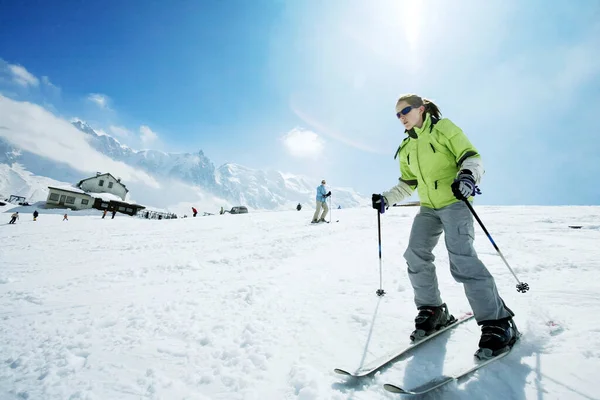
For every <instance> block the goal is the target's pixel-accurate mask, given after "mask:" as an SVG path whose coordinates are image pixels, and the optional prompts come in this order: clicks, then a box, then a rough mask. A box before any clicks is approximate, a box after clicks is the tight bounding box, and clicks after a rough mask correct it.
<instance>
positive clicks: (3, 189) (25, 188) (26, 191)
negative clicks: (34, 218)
mask: <svg viewBox="0 0 600 400" xmlns="http://www.w3.org/2000/svg"><path fill="white" fill-rule="evenodd" d="M66 185H68V183H65V182H60V181H56V180H54V179H50V178H46V177H44V176H37V175H33V174H32V173H31V172H29V171H27V170H25V169H24V168H23V166H22V165H20V164H17V163H14V164H12V165H11V166H9V165H7V164H0V200H4V199H6V198H8V197H9V196H10V195H13V194H14V195H17V196H23V197H25V198H26V199H27V201H28V202H29V203H34V202H38V201H43V200H46V198H47V197H48V186H66Z"/></svg>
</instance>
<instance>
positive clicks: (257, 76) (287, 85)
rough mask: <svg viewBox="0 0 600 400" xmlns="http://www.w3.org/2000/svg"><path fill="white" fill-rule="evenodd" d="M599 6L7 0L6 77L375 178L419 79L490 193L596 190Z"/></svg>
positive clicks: (349, 179) (2, 6)
mask: <svg viewBox="0 0 600 400" xmlns="http://www.w3.org/2000/svg"><path fill="white" fill-rule="evenodd" d="M598 21H600V3H598V2H597V1H593V0H589V1H585V0H581V1H563V0H557V1H553V2H552V4H551V5H550V4H549V3H548V2H544V1H539V0H533V1H528V2H519V1H513V0H509V1H496V0H494V1H487V2H480V1H471V0H468V1H461V2H447V1H443V0H435V1H416V0H415V1H399V0H389V1H388V0H377V1H373V2H364V1H359V0H329V1H327V2H323V1H317V0H314V1H313V0H303V1H283V0H270V1H269V0H259V1H244V0H226V1H174V2H171V3H169V4H168V5H167V3H165V2H164V1H127V2H117V1H105V2H91V1H90V2H53V3H52V4H50V3H47V2H34V1H20V2H9V1H4V2H0V93H1V94H2V95H4V96H6V97H10V98H12V99H14V100H18V101H30V102H33V103H37V104H39V105H41V106H42V107H44V108H46V109H47V110H48V111H50V112H52V113H54V114H56V115H57V116H59V117H62V118H65V119H70V118H72V117H79V118H81V119H84V120H86V121H88V122H89V123H90V124H91V125H92V126H94V127H95V128H97V129H101V130H103V131H104V132H106V133H108V134H111V135H113V136H115V137H117V138H118V139H119V140H121V141H122V142H124V143H126V144H129V145H131V146H132V147H134V148H143V147H144V148H148V147H149V148H156V149H162V150H166V151H195V150H198V149H202V150H203V151H204V152H205V154H206V155H207V156H208V157H209V158H211V159H212V160H213V161H214V163H215V164H216V165H217V166H218V165H220V164H222V163H225V162H235V163H239V164H242V165H245V166H248V167H251V168H273V169H277V170H281V171H284V172H291V173H295V174H304V175H308V176H312V177H315V179H317V180H320V179H321V178H325V179H327V180H328V183H329V184H331V185H333V186H346V187H353V188H355V189H357V190H359V191H360V192H362V193H364V194H370V193H372V192H381V191H383V190H387V189H389V188H390V187H391V186H393V185H394V184H395V183H396V181H397V178H398V176H399V168H398V164H397V162H396V161H395V160H393V154H394V152H395V150H396V148H397V146H398V144H399V142H400V141H401V140H402V139H403V137H404V133H403V128H402V125H401V124H400V123H399V122H398V121H397V120H396V118H395V115H394V106H395V102H396V100H397V98H398V97H399V96H400V95H401V94H404V93H409V92H413V93H418V94H421V95H423V96H425V97H428V98H431V99H433V100H434V101H435V102H436V103H437V104H438V106H439V107H440V108H441V110H442V112H443V114H444V116H445V117H448V118H450V119H452V120H453V121H454V122H455V123H456V124H458V125H459V126H461V127H462V128H463V130H464V131H465V132H466V133H467V135H468V136H469V137H470V139H471V141H472V142H473V143H474V144H475V146H476V147H477V148H478V150H479V151H480V153H481V154H482V156H483V159H484V165H485V167H486V175H485V176H484V180H483V182H482V184H481V189H482V191H483V195H482V196H480V197H479V198H478V201H479V202H480V204H599V203H600V189H598V186H597V185H596V180H597V177H598V176H599V175H600V156H599V155H598V149H600V143H599V140H598V134H600V132H599V131H598V128H597V124H596V123H595V122H596V121H595V117H596V114H597V112H598V111H597V110H599V109H600V58H599V57H598V56H597V51H598V49H600V23H599V22H598ZM316 184H318V182H315V185H316Z"/></svg>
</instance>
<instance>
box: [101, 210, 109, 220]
mask: <svg viewBox="0 0 600 400" xmlns="http://www.w3.org/2000/svg"><path fill="white" fill-rule="evenodd" d="M107 212H108V210H104V211H103V212H102V219H104V217H106V213H107Z"/></svg>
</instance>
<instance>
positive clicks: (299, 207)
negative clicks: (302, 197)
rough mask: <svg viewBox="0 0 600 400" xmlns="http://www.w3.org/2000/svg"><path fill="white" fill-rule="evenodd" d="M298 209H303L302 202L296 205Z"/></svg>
mask: <svg viewBox="0 0 600 400" xmlns="http://www.w3.org/2000/svg"><path fill="white" fill-rule="evenodd" d="M296 210H298V211H300V210H302V204H300V203H298V205H297V206H296Z"/></svg>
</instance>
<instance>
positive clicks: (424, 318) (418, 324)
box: [410, 303, 456, 341]
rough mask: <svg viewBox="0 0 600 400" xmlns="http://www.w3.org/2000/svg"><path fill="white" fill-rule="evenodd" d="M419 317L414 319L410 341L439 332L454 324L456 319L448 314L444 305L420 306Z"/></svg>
mask: <svg viewBox="0 0 600 400" xmlns="http://www.w3.org/2000/svg"><path fill="white" fill-rule="evenodd" d="M418 310H419V315H417V317H416V318H415V330H414V331H413V333H411V334H410V340H412V341H418V340H420V339H423V338H424V337H425V336H428V335H430V334H431V333H433V332H435V331H437V330H440V329H441V328H444V327H446V326H448V325H450V324H452V323H454V322H456V318H454V316H452V315H450V314H449V313H448V307H446V303H444V304H442V305H441V306H421V307H419V308H418Z"/></svg>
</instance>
